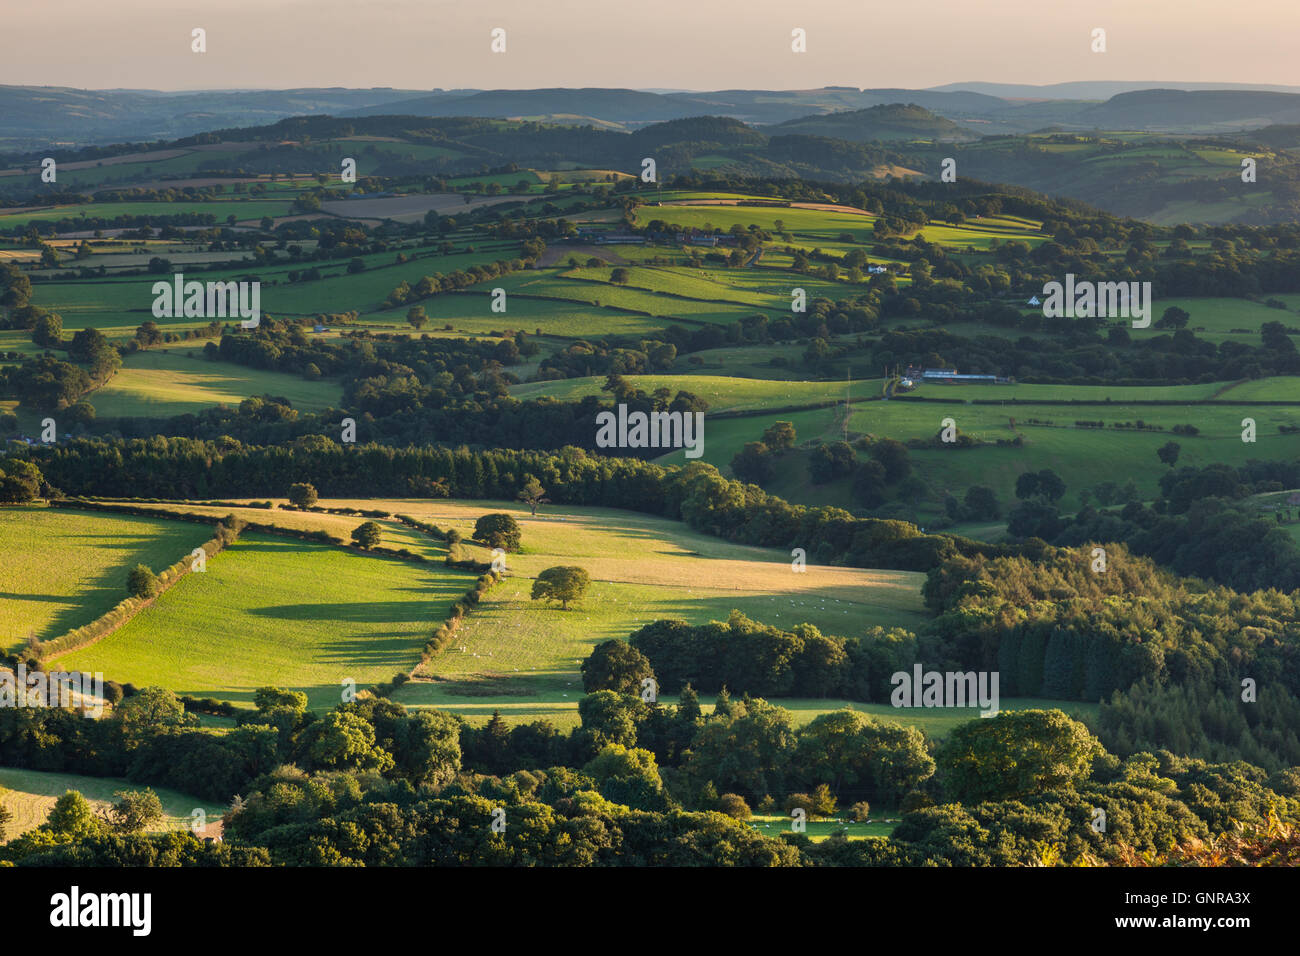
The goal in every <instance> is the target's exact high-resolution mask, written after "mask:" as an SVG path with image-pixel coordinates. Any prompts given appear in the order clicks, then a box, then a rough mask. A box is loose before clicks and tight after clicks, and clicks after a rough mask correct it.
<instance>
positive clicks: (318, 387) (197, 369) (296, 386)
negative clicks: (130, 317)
mask: <svg viewBox="0 0 1300 956" xmlns="http://www.w3.org/2000/svg"><path fill="white" fill-rule="evenodd" d="M190 353H192V355H191V354H190ZM250 395H278V396H282V397H284V398H287V399H289V401H290V402H291V403H292V404H293V407H294V408H297V409H299V410H301V411H317V410H321V409H325V408H329V407H337V406H339V405H340V404H342V397H343V389H342V387H341V386H340V385H339V384H338V383H337V382H331V381H328V380H325V379H318V380H317V381H314V382H309V381H307V380H306V379H303V378H302V377H300V376H297V375H289V374H287V373H285V372H266V371H262V370H261V369H253V368H248V367H246V366H243V365H235V364H233V363H230V362H213V361H209V360H207V359H205V358H203V357H202V346H201V345H195V346H190V347H189V348H188V349H186V348H183V347H178V348H176V349H169V350H167V349H164V350H150V351H145V352H137V353H135V354H134V355H132V356H130V357H128V358H127V359H126V360H125V361H124V362H123V363H122V368H121V370H120V371H119V372H118V373H117V375H115V376H114V377H113V379H112V381H110V382H109V383H108V384H107V385H105V386H104V387H102V388H100V389H97V390H95V391H93V392H91V393H90V394H88V395H87V396H85V400H86V401H88V402H90V403H91V404H92V405H94V406H95V411H96V413H97V414H98V416H99V417H100V418H126V417H132V416H140V417H153V418H161V417H168V416H172V415H184V414H187V413H194V412H200V411H203V410H204V409H205V408H210V407H212V406H213V405H217V404H219V403H224V404H226V405H232V406H233V405H238V404H239V403H240V402H241V401H242V400H243V399H245V398H247V397H248V396H250Z"/></svg>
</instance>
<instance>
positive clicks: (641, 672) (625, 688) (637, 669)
mask: <svg viewBox="0 0 1300 956" xmlns="http://www.w3.org/2000/svg"><path fill="white" fill-rule="evenodd" d="M654 676H655V672H654V669H653V668H652V667H651V666H650V658H648V657H646V656H645V655H644V654H642V653H641V652H640V651H639V650H637V649H636V648H635V647H633V646H632V645H631V644H629V643H628V642H627V641H620V640H618V639H617V638H614V639H613V640H608V641H604V642H603V643H600V644H597V645H596V647H595V648H594V649H593V650H592V652H591V656H590V657H588V658H587V659H586V660H585V661H583V662H582V689H583V691H584V692H585V693H588V694H592V693H595V692H596V691H598V690H613V691H618V692H619V693H620V694H635V695H640V693H641V682H642V681H643V680H645V679H646V678H647V677H649V678H651V679H653V678H654Z"/></svg>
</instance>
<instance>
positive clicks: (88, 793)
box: [0, 767, 228, 840]
mask: <svg viewBox="0 0 1300 956" xmlns="http://www.w3.org/2000/svg"><path fill="white" fill-rule="evenodd" d="M146 788H147V789H151V790H153V792H154V793H156V794H158V799H159V800H161V801H162V806H163V819H162V820H160V821H159V822H158V823H157V824H156V825H155V826H154V827H153V829H154V830H155V831H162V830H180V829H186V830H189V829H191V828H192V825H193V824H192V821H193V819H194V818H193V817H191V816H190V814H191V813H192V812H193V811H194V810H196V809H201V810H202V811H203V812H204V813H205V814H206V816H207V825H208V827H209V828H212V827H214V825H215V826H216V827H219V826H220V824H221V815H222V814H223V813H225V812H226V810H227V809H228V808H227V807H223V806H220V805H218V804H215V803H212V802H210V801H208V800H201V799H199V798H198V797H191V796H187V795H186V794H183V793H179V792H177V791H175V790H168V789H167V788H166V787H147V785H146V784H142V783H132V782H131V781H129V780H121V779H118V778H116V777H87V776H82V775H80V774H72V773H49V772H46V771H41V770H14V769H10V768H7V767H0V791H3V792H0V805H3V806H4V807H6V808H7V809H8V810H9V812H10V813H11V814H13V818H12V819H11V820H10V821H9V827H8V838H9V839H11V840H12V839H13V838H14V837H16V836H19V835H21V834H23V833H26V832H27V831H28V830H31V829H34V828H35V827H38V826H40V825H41V824H42V823H44V822H45V819H46V818H47V817H48V816H49V814H50V810H52V809H53V808H54V803H55V801H57V800H58V799H59V797H61V796H63V795H64V794H65V793H67V792H68V791H69V790H76V791H77V792H78V793H80V794H81V795H82V796H83V797H85V798H86V799H87V800H89V801H90V805H91V806H92V807H94V808H95V809H96V810H101V809H107V808H108V807H109V806H110V805H112V804H114V803H116V802H117V798H116V797H115V796H114V794H115V793H116V792H117V791H119V790H144V789H146ZM208 832H212V831H211V829H210V830H209V831H208Z"/></svg>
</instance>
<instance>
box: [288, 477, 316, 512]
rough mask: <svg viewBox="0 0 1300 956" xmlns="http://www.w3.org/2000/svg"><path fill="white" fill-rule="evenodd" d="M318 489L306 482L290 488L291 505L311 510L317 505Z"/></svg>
mask: <svg viewBox="0 0 1300 956" xmlns="http://www.w3.org/2000/svg"><path fill="white" fill-rule="evenodd" d="M316 501H317V498H316V488H315V486H314V485H312V484H309V483H308V482H305V481H300V482H298V483H297V484H293V485H290V486H289V504H291V505H293V506H294V507H295V508H310V507H312V506H313V505H315V504H316Z"/></svg>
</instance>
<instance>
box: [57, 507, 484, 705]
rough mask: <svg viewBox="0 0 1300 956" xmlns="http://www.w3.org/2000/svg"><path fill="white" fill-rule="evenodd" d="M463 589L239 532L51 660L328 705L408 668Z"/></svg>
mask: <svg viewBox="0 0 1300 956" xmlns="http://www.w3.org/2000/svg"><path fill="white" fill-rule="evenodd" d="M358 523H359V521H358ZM472 580H473V577H472V575H469V574H466V573H463V572H456V571H449V570H446V569H444V568H443V567H442V566H441V565H440V564H427V565H420V564H414V563H411V562H407V561H400V560H395V559H386V558H379V557H366V556H362V555H359V554H355V553H353V552H349V551H344V550H342V549H339V548H333V547H329V546H325V545H317V544H310V543H307V542H303V541H297V540H293V539H286V538H281V537H271V536H267V535H259V534H246V535H244V536H243V537H242V538H241V539H240V540H239V541H238V542H237V543H236V544H235V545H233V546H232V547H230V548H228V549H227V550H226V551H225V552H223V553H222V554H220V555H218V556H216V557H215V558H213V559H211V560H210V561H209V562H208V567H207V571H206V572H205V573H203V574H190V575H186V576H185V577H184V578H183V579H181V581H180V582H179V583H178V584H177V585H176V586H175V587H173V588H171V589H170V590H169V591H167V592H166V593H165V594H163V595H162V596H161V597H159V598H158V600H157V601H156V602H155V603H154V604H153V605H151V606H150V607H149V608H147V609H146V610H145V611H144V612H142V613H141V614H139V615H138V616H136V617H135V618H133V619H132V620H131V621H130V622H128V623H127V624H126V625H125V626H124V627H122V628H121V629H120V630H118V631H117V632H115V633H114V634H112V635H110V636H109V637H106V638H104V639H103V640H101V641H100V642H99V643H97V644H95V645H92V646H91V647H88V648H84V649H82V650H78V651H74V652H72V653H70V654H66V655H64V656H62V657H60V658H59V659H58V663H59V666H61V667H64V668H67V669H74V668H75V669H79V670H87V671H102V672H103V673H104V675H105V676H106V678H108V679H111V680H117V681H121V682H126V681H130V682H131V683H134V684H136V685H138V686H145V685H151V684H156V685H160V686H163V687H167V688H169V689H171V690H174V691H176V692H177V693H182V694H192V695H195V696H199V697H209V696H211V697H217V698H220V699H223V700H230V701H233V702H235V703H236V704H243V705H248V704H251V702H252V697H253V692H254V691H255V690H256V689H257V688H259V687H263V686H266V685H269V684H274V685H277V686H281V687H289V688H293V689H295V690H302V691H305V692H306V693H307V695H308V697H309V699H310V701H311V704H312V706H313V707H316V708H327V707H332V706H334V705H336V704H338V703H340V701H341V699H342V697H341V688H342V682H343V681H344V680H345V679H348V678H351V679H352V680H355V681H356V686H357V688H358V689H364V688H365V687H367V686H369V685H370V684H373V683H375V682H377V681H386V680H389V679H391V678H392V676H393V675H394V674H395V673H397V672H399V671H409V670H410V669H411V667H413V666H414V665H415V663H416V662H417V661H418V660H419V656H420V650H421V648H422V647H423V646H424V642H425V640H426V639H427V638H428V636H429V634H430V633H431V632H432V631H433V629H434V628H435V627H436V626H437V625H438V624H439V623H441V621H442V620H443V619H444V618H445V617H446V615H447V611H448V608H449V607H450V606H451V604H452V602H453V601H454V600H456V599H457V598H458V597H459V596H460V595H461V594H462V593H463V592H464V591H465V589H466V588H467V587H468V586H469V584H470V583H471V582H472Z"/></svg>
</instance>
